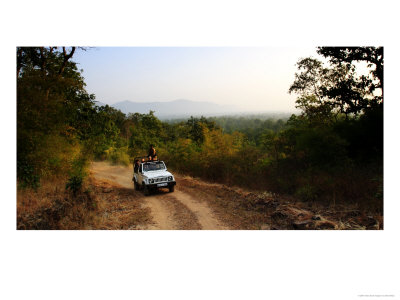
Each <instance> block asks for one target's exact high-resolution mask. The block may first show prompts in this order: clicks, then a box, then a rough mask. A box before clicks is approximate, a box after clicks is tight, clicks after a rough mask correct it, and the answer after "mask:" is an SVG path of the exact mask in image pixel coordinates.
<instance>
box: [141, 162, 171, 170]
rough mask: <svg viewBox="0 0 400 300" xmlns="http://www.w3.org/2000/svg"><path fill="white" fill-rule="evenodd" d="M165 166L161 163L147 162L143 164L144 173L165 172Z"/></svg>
mask: <svg viewBox="0 0 400 300" xmlns="http://www.w3.org/2000/svg"><path fill="white" fill-rule="evenodd" d="M165 169H166V168H165V164H164V163H163V162H161V161H158V162H147V163H144V164H143V171H145V172H147V171H161V170H165Z"/></svg>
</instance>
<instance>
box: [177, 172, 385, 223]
mask: <svg viewBox="0 0 400 300" xmlns="http://www.w3.org/2000/svg"><path fill="white" fill-rule="evenodd" d="M178 184H179V188H180V189H181V190H183V191H184V192H186V193H189V194H191V195H192V196H194V197H196V199H198V200H200V201H205V202H207V204H208V205H209V206H210V207H211V208H212V210H213V212H214V213H215V215H216V216H217V217H218V218H219V219H220V220H221V221H223V222H225V223H227V224H230V227H231V228H232V229H383V216H381V215H371V214H370V213H368V212H366V211H360V210H359V209H358V208H357V207H355V206H354V205H350V206H345V205H342V206H335V207H327V206H323V205H322V204H320V203H316V202H309V203H305V202H299V201H297V199H296V198H293V197H284V196H280V195H275V194H272V193H268V192H249V191H246V190H244V189H241V188H237V187H227V186H226V185H223V184H216V183H206V182H204V181H201V180H198V179H194V178H192V177H190V176H180V177H179V178H178Z"/></svg>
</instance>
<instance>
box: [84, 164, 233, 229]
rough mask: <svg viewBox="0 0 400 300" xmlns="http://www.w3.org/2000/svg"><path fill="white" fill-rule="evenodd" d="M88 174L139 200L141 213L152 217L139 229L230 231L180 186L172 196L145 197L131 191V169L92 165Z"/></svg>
mask: <svg viewBox="0 0 400 300" xmlns="http://www.w3.org/2000/svg"><path fill="white" fill-rule="evenodd" d="M91 172H92V176H93V177H94V179H95V180H100V181H106V182H107V183H108V184H110V185H111V186H112V187H113V188H115V189H118V188H123V189H131V190H132V193H135V194H136V196H137V197H139V199H140V201H142V206H141V207H142V208H143V210H146V209H147V210H150V214H151V221H150V222H149V223H148V224H144V225H142V226H141V228H140V229H206V230H212V229H229V227H228V226H227V225H226V224H224V223H223V222H222V221H221V220H219V219H218V218H217V216H216V215H215V214H214V212H213V210H212V209H211V208H210V207H209V206H208V205H207V203H206V202H204V201H199V200H198V199H196V197H194V196H193V195H191V194H189V193H186V192H184V191H182V190H181V188H180V186H179V184H178V185H177V186H176V189H175V192H173V193H169V192H168V190H163V189H161V190H160V191H159V192H157V193H154V194H152V195H151V196H148V197H145V196H144V195H143V193H142V192H141V191H135V190H134V189H133V182H132V168H131V167H123V166H111V165H109V164H108V163H106V162H93V163H92V165H91Z"/></svg>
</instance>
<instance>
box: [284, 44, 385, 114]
mask: <svg viewBox="0 0 400 300" xmlns="http://www.w3.org/2000/svg"><path fill="white" fill-rule="evenodd" d="M318 53H319V54H321V55H323V56H324V57H326V58H328V61H329V66H325V65H324V64H323V63H322V62H321V61H319V60H317V59H314V58H304V59H301V60H299V62H298V63H297V66H298V70H299V71H300V72H299V73H296V74H295V81H294V83H293V84H292V85H291V87H290V88H289V93H297V94H299V98H298V99H297V101H296V104H297V107H299V108H301V109H302V110H303V112H304V113H305V114H306V115H309V116H318V115H319V116H323V117H325V118H328V117H329V116H330V115H331V114H332V113H333V114H337V113H343V114H345V115H346V117H347V116H348V115H351V114H352V115H357V114H360V113H363V112H365V111H366V110H367V109H370V108H374V107H379V106H380V105H382V100H383V48H381V47H378V48H374V47H320V48H318ZM357 62H366V63H367V67H368V68H369V76H366V75H360V74H358V73H357ZM373 66H375V68H373V69H371V68H372V67H373ZM379 89H380V90H381V93H380V94H379Z"/></svg>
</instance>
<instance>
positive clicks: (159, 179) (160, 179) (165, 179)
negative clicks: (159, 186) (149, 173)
mask: <svg viewBox="0 0 400 300" xmlns="http://www.w3.org/2000/svg"><path fill="white" fill-rule="evenodd" d="M163 181H168V177H158V178H154V182H155V183H157V182H163Z"/></svg>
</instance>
